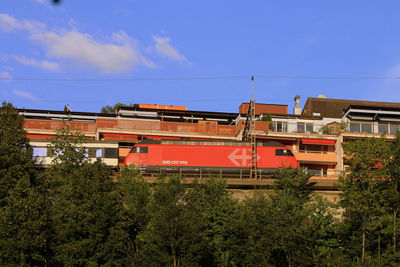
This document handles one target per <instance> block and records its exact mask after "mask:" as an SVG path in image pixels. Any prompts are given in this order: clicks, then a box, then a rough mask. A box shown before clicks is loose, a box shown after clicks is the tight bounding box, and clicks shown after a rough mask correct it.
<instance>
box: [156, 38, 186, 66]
mask: <svg viewBox="0 0 400 267" xmlns="http://www.w3.org/2000/svg"><path fill="white" fill-rule="evenodd" d="M153 40H154V41H155V42H156V46H155V49H156V51H157V53H158V54H159V55H161V56H163V57H166V58H169V59H172V60H176V61H180V62H188V60H187V58H186V57H185V56H184V55H181V54H180V53H179V52H178V50H177V49H175V48H174V47H172V46H171V45H170V44H169V42H170V41H171V39H170V38H169V37H158V36H155V35H153Z"/></svg>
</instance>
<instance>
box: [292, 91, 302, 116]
mask: <svg viewBox="0 0 400 267" xmlns="http://www.w3.org/2000/svg"><path fill="white" fill-rule="evenodd" d="M294 101H295V102H296V104H295V105H294V108H293V114H295V115H300V114H301V106H300V102H299V101H300V96H299V95H296V97H295V98H294Z"/></svg>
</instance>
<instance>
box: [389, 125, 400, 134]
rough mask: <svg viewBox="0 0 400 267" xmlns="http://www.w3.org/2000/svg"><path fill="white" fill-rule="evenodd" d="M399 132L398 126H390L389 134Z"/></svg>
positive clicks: (399, 126)
mask: <svg viewBox="0 0 400 267" xmlns="http://www.w3.org/2000/svg"><path fill="white" fill-rule="evenodd" d="M397 131H400V125H395V124H390V134H396V133H397Z"/></svg>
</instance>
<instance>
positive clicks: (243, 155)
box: [228, 148, 261, 167]
mask: <svg viewBox="0 0 400 267" xmlns="http://www.w3.org/2000/svg"><path fill="white" fill-rule="evenodd" d="M260 158H261V157H260V156H259V155H257V161H258V160H259V159H260ZM228 159H229V160H230V161H232V163H233V164H235V166H238V167H247V166H249V165H250V163H251V150H250V149H248V148H236V149H235V150H233V152H232V153H231V154H229V156H228Z"/></svg>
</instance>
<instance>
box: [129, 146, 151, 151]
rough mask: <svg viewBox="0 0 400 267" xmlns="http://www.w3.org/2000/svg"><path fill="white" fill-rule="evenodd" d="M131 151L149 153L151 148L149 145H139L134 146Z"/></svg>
mask: <svg viewBox="0 0 400 267" xmlns="http://www.w3.org/2000/svg"><path fill="white" fill-rule="evenodd" d="M130 153H149V148H148V147H147V146H137V147H134V148H132V150H131V152H130Z"/></svg>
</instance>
